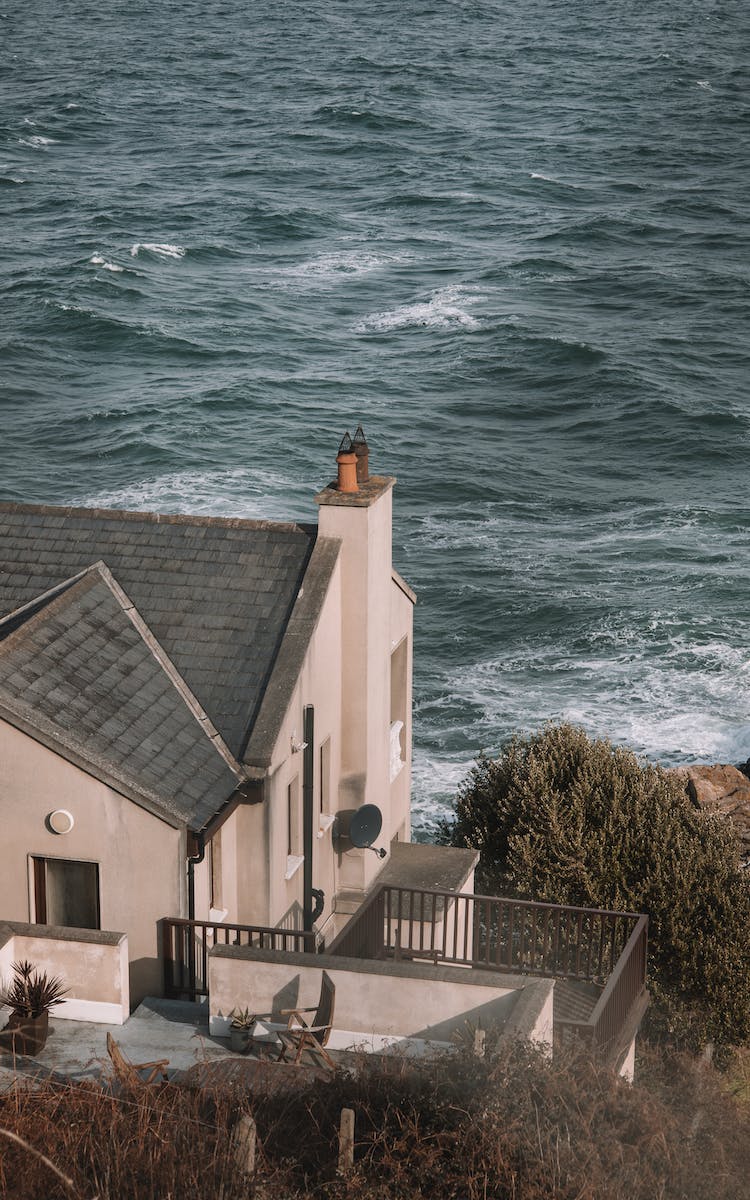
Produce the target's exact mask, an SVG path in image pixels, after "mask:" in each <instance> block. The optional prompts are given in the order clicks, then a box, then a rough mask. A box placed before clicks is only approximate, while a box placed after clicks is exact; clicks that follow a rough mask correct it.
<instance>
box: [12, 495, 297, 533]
mask: <svg viewBox="0 0 750 1200" xmlns="http://www.w3.org/2000/svg"><path fill="white" fill-rule="evenodd" d="M0 513H35V514H38V515H39V516H56V517H59V516H66V517H98V518H102V519H105V520H115V519H116V520H121V521H149V522H151V523H152V524H154V525H198V526H204V527H206V526H208V527H214V528H217V529H254V530H263V529H279V530H283V531H285V532H287V533H296V532H299V533H304V534H306V535H307V536H308V537H309V536H311V534H312V532H313V531H314V530H315V528H316V526H315V525H314V524H313V523H309V522H300V521H268V520H264V519H259V518H258V519H256V518H252V517H219V516H216V517H211V516H202V515H199V514H197V513H195V514H193V513H161V512H153V511H147V510H144V511H140V510H136V509H127V508H86V507H85V506H80V505H73V504H60V505H57V504H22V503H20V502H19V501H15V500H3V501H0Z"/></svg>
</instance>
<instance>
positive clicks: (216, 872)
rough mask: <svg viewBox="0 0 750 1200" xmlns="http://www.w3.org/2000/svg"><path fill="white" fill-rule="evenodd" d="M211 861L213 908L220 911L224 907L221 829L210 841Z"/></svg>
mask: <svg viewBox="0 0 750 1200" xmlns="http://www.w3.org/2000/svg"><path fill="white" fill-rule="evenodd" d="M208 848H209V863H210V865H211V908H212V909H216V910H218V911H220V910H222V909H223V908H224V904H223V898H224V897H223V892H224V889H223V887H222V876H221V830H220V829H219V830H217V832H216V833H215V834H214V836H213V837H212V838H211V841H210V842H209V843H208Z"/></svg>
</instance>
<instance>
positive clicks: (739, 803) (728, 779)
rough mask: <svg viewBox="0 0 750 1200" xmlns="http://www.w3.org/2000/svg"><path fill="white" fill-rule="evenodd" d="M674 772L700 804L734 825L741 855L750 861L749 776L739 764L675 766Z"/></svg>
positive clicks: (702, 807) (746, 861)
mask: <svg viewBox="0 0 750 1200" xmlns="http://www.w3.org/2000/svg"><path fill="white" fill-rule="evenodd" d="M671 774H673V775H676V776H677V777H678V778H679V779H681V780H683V781H684V783H685V791H686V792H687V794H688V796H689V797H690V799H691V801H692V802H693V804H694V805H696V807H697V808H701V809H706V810H707V811H711V812H720V813H721V814H722V815H723V816H725V817H728V818H729V819H730V821H731V822H732V824H733V825H734V828H735V832H736V834H737V838H738V840H739V843H740V857H741V858H742V860H743V862H745V863H749V862H750V779H748V777H747V775H745V774H743V772H742V771H740V770H738V769H737V767H730V766H723V765H721V764H718V763H717V764H716V765H715V766H712V767H709V766H694V767H675V768H674V770H673V771H672V772H671Z"/></svg>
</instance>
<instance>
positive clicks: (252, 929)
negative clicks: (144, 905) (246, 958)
mask: <svg viewBox="0 0 750 1200" xmlns="http://www.w3.org/2000/svg"><path fill="white" fill-rule="evenodd" d="M219 945H221V946H257V947H259V948H260V949H264V950H302V951H306V952H308V953H310V954H314V953H315V950H316V934H314V933H305V932H304V931H303V930H301V929H278V928H271V927H270V926H267V925H233V924H229V923H226V922H213V921H188V920H185V919H183V918H177V917H165V918H164V919H163V920H162V959H163V963H164V995H165V996H168V997H171V998H185V999H189V1000H195V999H197V998H198V997H199V996H207V995H208V952H209V950H210V949H211V948H212V946H219Z"/></svg>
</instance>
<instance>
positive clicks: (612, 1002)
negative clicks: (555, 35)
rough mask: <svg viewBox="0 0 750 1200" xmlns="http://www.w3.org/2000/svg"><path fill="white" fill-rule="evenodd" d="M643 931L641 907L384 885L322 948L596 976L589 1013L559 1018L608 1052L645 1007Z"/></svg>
mask: <svg viewBox="0 0 750 1200" xmlns="http://www.w3.org/2000/svg"><path fill="white" fill-rule="evenodd" d="M647 938H648V918H647V917H645V916H641V915H640V914H638V913H619V912H611V911H609V910H607V909H599V908H573V907H568V906H565V905H559V904H542V903H536V902H533V901H526V900H506V899H502V898H500V897H497V896H474V895H468V894H456V893H454V892H445V891H439V890H437V889H427V888H423V889H414V888H398V887H391V886H389V885H387V884H384V885H383V886H381V887H380V888H378V889H377V890H376V891H375V892H374V893H373V894H372V896H370V897H369V899H368V900H366V901H365V903H364V904H363V906H362V908H361V909H360V910H359V912H358V913H357V914H356V916H355V917H354V918H353V919H352V920H351V921H350V922H349V924H348V925H347V926H346V928H345V929H343V930H342V932H341V933H340V934H339V936H338V937H337V938H336V940H335V941H334V942H333V943H332V945H331V946H329V947H328V951H327V952H328V953H329V954H335V955H344V956H347V957H350V958H380V959H388V958H390V959H412V960H417V961H419V960H421V961H423V962H432V963H447V964H457V965H460V966H464V967H474V968H479V969H482V970H485V971H487V970H489V971H505V972H512V973H514V974H523V975H539V976H546V977H547V978H553V979H570V980H579V981H582V982H587V983H592V984H596V985H598V986H600V987H602V988H603V991H602V993H601V996H600V997H599V999H598V1001H597V1003H596V1005H595V1007H594V1009H593V1011H592V1013H591V1015H590V1017H589V1018H588V1020H585V1021H566V1022H564V1024H565V1026H566V1031H567V1032H574V1033H575V1034H576V1035H577V1036H583V1037H584V1038H585V1039H586V1040H587V1041H589V1042H590V1043H591V1045H592V1046H593V1047H594V1048H596V1049H597V1050H603V1051H608V1050H609V1049H610V1048H612V1047H614V1046H615V1045H616V1044H618V1043H619V1041H621V1040H622V1038H623V1036H624V1033H625V1032H627V1029H628V1028H629V1023H632V1021H633V1017H634V1014H640V1013H642V1011H643V1008H644V1007H645V1002H646V1000H645V998H646V997H647V994H646V990H645V989H646V950H647ZM636 1024H637V1021H636ZM633 1032H635V1030H633Z"/></svg>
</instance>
